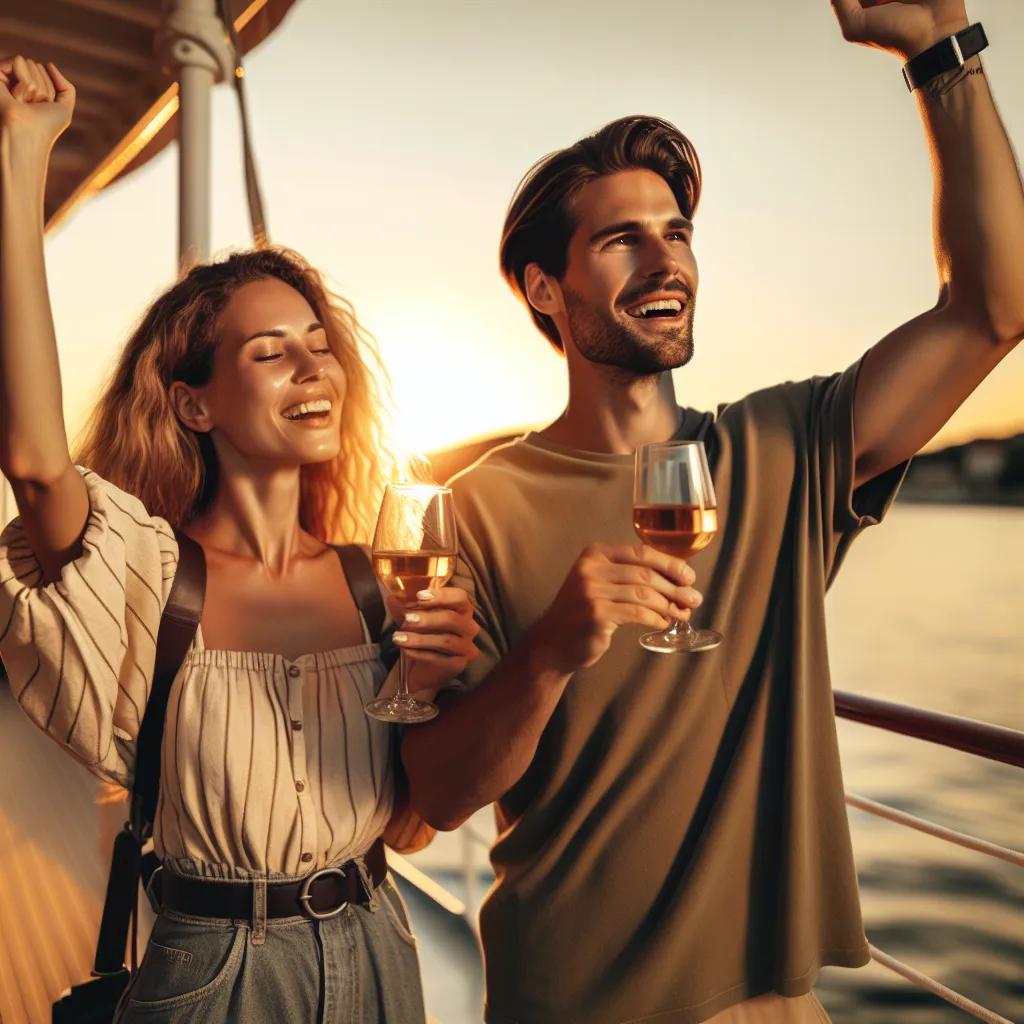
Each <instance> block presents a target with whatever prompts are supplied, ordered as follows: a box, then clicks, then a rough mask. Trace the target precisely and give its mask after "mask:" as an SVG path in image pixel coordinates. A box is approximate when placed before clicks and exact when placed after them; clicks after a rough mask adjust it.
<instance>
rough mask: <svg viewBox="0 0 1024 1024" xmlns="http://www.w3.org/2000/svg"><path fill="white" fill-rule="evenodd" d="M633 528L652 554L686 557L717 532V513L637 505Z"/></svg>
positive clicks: (685, 508) (681, 507)
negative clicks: (648, 546) (657, 552)
mask: <svg viewBox="0 0 1024 1024" xmlns="http://www.w3.org/2000/svg"><path fill="white" fill-rule="evenodd" d="M633 529H635V530H636V532H637V534H638V535H639V537H640V539H641V540H642V541H643V542H644V543H645V544H649V545H650V546H651V547H652V548H654V549H655V550H656V551H662V552H664V553H665V554H666V555H672V556H674V557H675V558H689V557H690V556H691V555H693V554H695V553H696V552H698V551H700V550H701V549H702V548H706V547H707V546H708V545H709V544H710V543H711V540H712V538H713V537H714V536H715V531H716V530H717V529H718V510H717V509H714V508H704V509H702V508H699V507H697V506H694V505H638V506H636V508H634V509H633Z"/></svg>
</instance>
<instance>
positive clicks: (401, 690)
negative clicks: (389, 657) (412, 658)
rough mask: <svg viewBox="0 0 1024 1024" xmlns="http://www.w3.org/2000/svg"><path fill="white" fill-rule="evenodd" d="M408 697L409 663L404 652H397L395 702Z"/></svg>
mask: <svg viewBox="0 0 1024 1024" xmlns="http://www.w3.org/2000/svg"><path fill="white" fill-rule="evenodd" d="M408 696H409V661H408V659H407V658H406V656H405V651H404V650H403V651H399V652H398V693H396V694H395V699H396V700H404V699H406V698H407V697H408Z"/></svg>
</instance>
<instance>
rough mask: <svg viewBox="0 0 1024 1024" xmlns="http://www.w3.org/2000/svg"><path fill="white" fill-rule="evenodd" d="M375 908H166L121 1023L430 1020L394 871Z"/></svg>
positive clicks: (399, 1023) (398, 1023) (406, 1023)
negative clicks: (225, 913)
mask: <svg viewBox="0 0 1024 1024" xmlns="http://www.w3.org/2000/svg"><path fill="white" fill-rule="evenodd" d="M375 903H376V906H375V907H374V908H373V909H370V908H369V907H361V906H354V905H352V904H349V905H348V906H347V907H345V909H344V910H343V911H342V912H341V913H340V914H339V915H338V916H337V917H332V918H329V919H327V920H317V921H314V920H310V919H309V918H307V917H304V916H300V917H288V918H279V919H277V920H269V921H267V923H266V937H265V939H264V940H263V941H262V942H259V943H254V942H253V941H252V936H251V932H252V927H251V923H250V922H249V921H235V920H226V919H216V918H196V917H187V916H185V915H182V914H178V913H175V912H174V911H169V910H165V911H162V912H161V913H160V915H159V916H158V917H157V919H156V923H155V924H154V926H153V931H152V934H151V936H150V940H149V944H148V945H147V947H146V952H145V955H144V957H143V959H142V963H141V964H140V965H139V969H138V971H137V972H136V974H135V977H134V978H133V979H132V981H131V984H130V985H129V986H128V989H127V990H126V991H125V994H124V997H123V998H122V1000H121V1003H120V1005H119V1006H118V1010H117V1013H116V1014H115V1016H114V1024H137V1022H145V1024H171V1022H174V1024H179V1022H182V1024H192V1022H195V1024H199V1022H203V1024H220V1022H227V1021H231V1022H234V1021H239V1022H242V1024H282V1022H288V1024H304V1022H309V1024H424V1022H425V1020H426V1014H425V1011H424V1006H423V988H422V983H421V980H420V969H419V958H418V956H417V953H416V939H415V938H414V937H413V935H412V932H411V931H410V926H409V915H408V913H407V912H406V908H405V904H404V902H403V901H402V897H401V896H400V895H399V893H398V891H397V890H396V889H395V887H394V886H393V885H392V883H391V880H390V878H389V879H386V880H385V881H384V882H383V883H382V884H381V885H380V887H379V888H378V889H377V900H376V901H375Z"/></svg>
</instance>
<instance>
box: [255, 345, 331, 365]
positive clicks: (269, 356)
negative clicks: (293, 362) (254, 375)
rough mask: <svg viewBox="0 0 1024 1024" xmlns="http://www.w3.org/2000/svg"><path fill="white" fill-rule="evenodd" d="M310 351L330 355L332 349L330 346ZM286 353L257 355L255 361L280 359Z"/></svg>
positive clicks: (263, 361)
mask: <svg viewBox="0 0 1024 1024" xmlns="http://www.w3.org/2000/svg"><path fill="white" fill-rule="evenodd" d="M310 352H312V353H313V355H315V356H329V355H330V354H331V350H330V349H329V348H313V349H310ZM283 355H284V353H283V352H267V353H266V354H265V355H262V356H256V358H255V362H257V363H271V362H273V361H274V360H275V359H280V358H281V357H282V356H283Z"/></svg>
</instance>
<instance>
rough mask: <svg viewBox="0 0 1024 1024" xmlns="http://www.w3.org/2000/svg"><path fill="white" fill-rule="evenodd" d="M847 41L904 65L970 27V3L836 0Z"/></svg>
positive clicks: (834, 5) (955, 0)
mask: <svg viewBox="0 0 1024 1024" xmlns="http://www.w3.org/2000/svg"><path fill="white" fill-rule="evenodd" d="M832 10H833V11H834V12H835V16H836V17H837V18H838V19H839V26H840V28H841V29H842V30H843V38H844V39H848V40H849V41H850V42H851V43H860V44H861V45H863V46H873V47H875V48H876V49H878V50H887V51H888V52H889V53H894V54H896V55H897V56H898V57H899V58H900V59H901V60H903V61H904V62H906V61H908V60H910V59H911V58H912V57H916V56H917V55H918V54H919V53H923V52H924V51H925V50H927V49H928V48H929V47H931V46H934V45H935V44H936V43H938V42H940V41H941V40H943V39H945V38H947V37H948V36H952V35H955V34H956V33H957V32H959V31H961V30H962V29H965V28H967V26H968V25H969V24H970V21H969V20H968V18H967V3H966V0H915V2H910V0H832Z"/></svg>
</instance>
